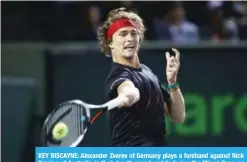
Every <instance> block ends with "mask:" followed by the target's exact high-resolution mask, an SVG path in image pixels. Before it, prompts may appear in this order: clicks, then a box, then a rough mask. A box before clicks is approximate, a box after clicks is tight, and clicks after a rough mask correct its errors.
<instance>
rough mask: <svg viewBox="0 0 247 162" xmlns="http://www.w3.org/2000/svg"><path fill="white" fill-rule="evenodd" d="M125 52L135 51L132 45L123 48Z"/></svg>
mask: <svg viewBox="0 0 247 162" xmlns="http://www.w3.org/2000/svg"><path fill="white" fill-rule="evenodd" d="M124 49H125V50H133V49H135V46H134V45H127V46H125V47H124Z"/></svg>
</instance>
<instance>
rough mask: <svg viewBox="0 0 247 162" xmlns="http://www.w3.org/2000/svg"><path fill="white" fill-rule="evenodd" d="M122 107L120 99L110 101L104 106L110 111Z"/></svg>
mask: <svg viewBox="0 0 247 162" xmlns="http://www.w3.org/2000/svg"><path fill="white" fill-rule="evenodd" d="M120 105H121V99H120V98H119V97H117V98H115V99H113V100H110V101H108V102H107V103H105V104H104V106H106V107H107V109H108V110H111V109H114V108H116V107H119V106H120Z"/></svg>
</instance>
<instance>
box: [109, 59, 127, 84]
mask: <svg viewBox="0 0 247 162" xmlns="http://www.w3.org/2000/svg"><path fill="white" fill-rule="evenodd" d="M129 74H130V71H129V69H127V68H126V67H124V66H121V65H120V64H117V63H113V64H112V67H111V69H110V72H109V74H108V76H107V78H106V81H109V80H112V79H114V78H120V77H129Z"/></svg>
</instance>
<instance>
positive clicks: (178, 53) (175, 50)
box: [172, 48, 180, 61]
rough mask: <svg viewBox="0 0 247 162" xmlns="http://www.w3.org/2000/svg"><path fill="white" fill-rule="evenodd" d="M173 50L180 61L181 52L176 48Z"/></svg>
mask: <svg viewBox="0 0 247 162" xmlns="http://www.w3.org/2000/svg"><path fill="white" fill-rule="evenodd" d="M172 50H173V51H174V52H175V54H176V55H175V57H176V59H177V60H178V61H179V60H180V52H179V51H178V50H177V49H175V48H172Z"/></svg>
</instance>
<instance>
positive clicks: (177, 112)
mask: <svg viewBox="0 0 247 162" xmlns="http://www.w3.org/2000/svg"><path fill="white" fill-rule="evenodd" d="M170 95H171V102H170V116H171V119H172V120H173V121H174V122H178V123H183V122H184V121H185V117H186V112H185V103H184V97H183V94H182V92H181V90H180V89H179V88H178V89H176V90H171V92H170Z"/></svg>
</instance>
